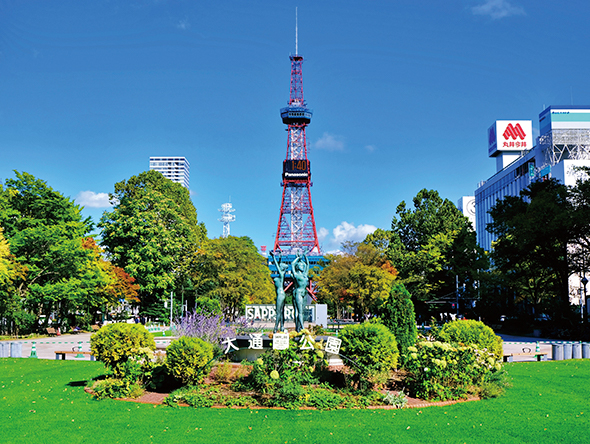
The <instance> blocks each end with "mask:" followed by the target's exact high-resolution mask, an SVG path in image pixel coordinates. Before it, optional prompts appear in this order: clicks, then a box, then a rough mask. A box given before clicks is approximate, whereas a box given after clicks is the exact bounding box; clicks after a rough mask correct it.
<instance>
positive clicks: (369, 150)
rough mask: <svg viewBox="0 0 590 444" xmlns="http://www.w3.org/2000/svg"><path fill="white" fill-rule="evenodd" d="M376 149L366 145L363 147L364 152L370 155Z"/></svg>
mask: <svg viewBox="0 0 590 444" xmlns="http://www.w3.org/2000/svg"><path fill="white" fill-rule="evenodd" d="M376 149H377V147H376V146H375V145H366V146H365V150H367V151H368V152H369V153H372V152H373V151H375V150H376Z"/></svg>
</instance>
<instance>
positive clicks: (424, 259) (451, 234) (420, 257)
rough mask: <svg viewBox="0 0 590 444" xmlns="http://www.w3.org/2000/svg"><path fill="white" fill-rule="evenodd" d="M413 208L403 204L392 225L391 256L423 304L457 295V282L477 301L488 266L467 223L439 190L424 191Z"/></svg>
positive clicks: (405, 282)
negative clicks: (483, 275)
mask: <svg viewBox="0 0 590 444" xmlns="http://www.w3.org/2000/svg"><path fill="white" fill-rule="evenodd" d="M413 206H414V208H413V209H408V208H407V206H406V203H405V202H401V203H400V204H399V205H398V207H397V210H396V214H397V216H395V217H394V218H393V221H392V223H391V228H392V229H391V238H390V241H389V246H388V250H387V256H388V258H389V260H390V261H391V263H392V264H393V266H394V267H396V268H397V270H398V271H399V277H400V279H401V282H403V283H404V285H405V286H406V288H407V289H408V291H409V292H410V294H411V295H412V296H413V297H414V298H415V299H416V300H417V301H429V300H433V299H437V298H441V297H445V296H447V297H448V296H450V295H454V294H455V288H456V279H457V278H458V283H459V285H460V286H461V287H462V288H464V292H465V293H466V294H467V295H469V296H471V297H475V294H476V288H477V285H476V283H477V280H478V275H479V272H480V270H484V269H487V268H488V261H487V258H486V256H485V253H484V251H483V250H482V249H481V248H480V247H479V246H478V245H477V242H476V237H475V232H474V230H473V227H472V226H471V224H470V222H469V219H467V218H466V217H465V216H463V214H461V212H460V211H459V210H458V209H457V207H456V206H455V205H454V204H453V203H452V202H451V201H449V200H448V199H442V198H441V197H440V196H439V194H438V192H437V191H434V190H426V189H423V190H421V191H420V192H418V194H417V195H416V197H414V199H413Z"/></svg>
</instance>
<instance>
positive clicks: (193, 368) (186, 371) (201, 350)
mask: <svg viewBox="0 0 590 444" xmlns="http://www.w3.org/2000/svg"><path fill="white" fill-rule="evenodd" d="M214 349H215V347H214V346H213V345H211V344H209V343H208V342H205V341H203V340H202V339H199V338H189V337H186V336H182V337H180V338H178V339H176V340H174V341H172V343H171V344H170V345H169V346H168V347H167V348H166V368H167V369H168V372H169V373H170V374H171V375H172V376H174V377H175V378H176V379H178V380H180V381H182V383H184V384H197V383H199V382H201V381H202V380H203V378H204V377H205V376H206V375H207V374H208V372H209V370H211V367H212V366H213V362H212V359H213V353H214Z"/></svg>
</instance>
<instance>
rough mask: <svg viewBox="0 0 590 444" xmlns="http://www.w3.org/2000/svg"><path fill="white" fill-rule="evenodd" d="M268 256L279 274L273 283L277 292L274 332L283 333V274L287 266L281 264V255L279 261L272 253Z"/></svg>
mask: <svg viewBox="0 0 590 444" xmlns="http://www.w3.org/2000/svg"><path fill="white" fill-rule="evenodd" d="M270 256H271V257H272V260H273V262H274V264H275V267H277V273H278V274H279V275H278V276H277V277H276V278H274V281H275V289H276V292H277V305H276V312H277V313H276V320H275V328H274V330H273V331H274V332H275V333H276V332H277V331H283V330H284V329H285V273H287V268H289V266H288V265H287V264H284V263H283V262H282V259H283V255H282V254H280V253H279V260H278V261H277V258H276V257H275V254H274V252H273V251H271V252H270Z"/></svg>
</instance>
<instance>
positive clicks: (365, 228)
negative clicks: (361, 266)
mask: <svg viewBox="0 0 590 444" xmlns="http://www.w3.org/2000/svg"><path fill="white" fill-rule="evenodd" d="M376 229H377V227H376V226H374V225H369V224H361V225H359V226H358V227H356V226H355V225H354V224H351V223H348V222H346V221H344V222H342V223H340V224H339V225H338V226H337V227H336V228H334V229H333V230H332V236H328V233H329V231H328V230H327V229H326V228H323V227H322V228H320V229H319V233H318V238H319V240H320V242H322V243H323V245H322V249H323V250H324V253H328V254H338V253H339V252H340V250H339V249H340V247H341V245H342V243H343V242H347V241H350V242H362V241H364V240H365V238H366V237H367V235H368V234H370V233H372V232H373V231H375V230H376Z"/></svg>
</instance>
